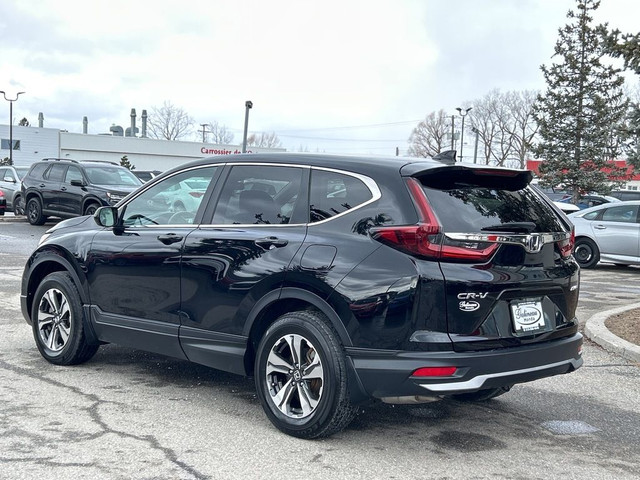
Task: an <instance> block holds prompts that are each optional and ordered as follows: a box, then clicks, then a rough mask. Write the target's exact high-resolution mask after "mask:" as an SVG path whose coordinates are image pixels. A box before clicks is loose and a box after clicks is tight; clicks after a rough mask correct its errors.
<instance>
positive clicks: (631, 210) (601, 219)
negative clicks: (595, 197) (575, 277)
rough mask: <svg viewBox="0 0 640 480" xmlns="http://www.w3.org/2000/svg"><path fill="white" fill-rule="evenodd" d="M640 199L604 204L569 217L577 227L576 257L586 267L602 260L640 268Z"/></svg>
mask: <svg viewBox="0 0 640 480" xmlns="http://www.w3.org/2000/svg"><path fill="white" fill-rule="evenodd" d="M639 211H640V200H632V201H627V202H615V203H604V204H602V205H598V206H596V207H591V208H587V209H584V210H581V211H579V212H575V213H571V214H569V215H568V216H569V219H570V220H571V221H572V222H573V224H574V225H575V235H576V242H575V247H574V251H573V252H574V253H573V255H574V257H575V259H576V261H577V262H578V263H579V264H580V266H581V267H582V268H591V267H593V266H595V265H596V264H597V263H598V262H599V261H603V262H611V263H615V264H616V265H640V218H639V217H638V212H639Z"/></svg>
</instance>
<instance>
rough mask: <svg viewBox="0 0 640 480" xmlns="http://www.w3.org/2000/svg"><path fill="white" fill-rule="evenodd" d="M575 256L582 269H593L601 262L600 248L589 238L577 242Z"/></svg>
mask: <svg viewBox="0 0 640 480" xmlns="http://www.w3.org/2000/svg"><path fill="white" fill-rule="evenodd" d="M573 256H574V258H575V259H576V262H578V265H580V267H582V268H593V267H595V266H596V264H597V263H598V262H599V261H600V251H599V250H598V246H597V245H596V244H595V243H594V242H593V240H591V239H589V238H579V239H577V240H576V245H575V247H574V248H573Z"/></svg>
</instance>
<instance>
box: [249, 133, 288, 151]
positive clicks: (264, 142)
mask: <svg viewBox="0 0 640 480" xmlns="http://www.w3.org/2000/svg"><path fill="white" fill-rule="evenodd" d="M247 146H248V147H262V148H280V147H281V146H282V142H281V141H280V139H279V138H278V135H276V133H275V132H270V133H266V132H262V133H257V134H256V133H252V134H251V135H249V136H248V137H247Z"/></svg>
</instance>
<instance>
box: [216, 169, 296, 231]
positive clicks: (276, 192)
mask: <svg viewBox="0 0 640 480" xmlns="http://www.w3.org/2000/svg"><path fill="white" fill-rule="evenodd" d="M302 176H303V170H302V168H299V167H280V166H269V165H237V166H234V167H233V168H232V169H231V172H230V173H229V176H228V177H227V180H226V182H225V184H224V187H223V188H222V192H221V194H220V199H219V200H218V204H217V205H216V210H215V213H214V215H213V220H212V223H213V224H214V225H282V224H288V223H297V221H296V220H295V218H296V216H299V215H296V207H299V206H300V204H301V203H303V200H302V199H301V198H300V196H301V195H300V191H301V186H302ZM292 218H294V221H292ZM301 223H302V222H301Z"/></svg>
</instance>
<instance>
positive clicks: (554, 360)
mask: <svg viewBox="0 0 640 480" xmlns="http://www.w3.org/2000/svg"><path fill="white" fill-rule="evenodd" d="M530 180H531V173H530V172H528V171H521V170H509V169H501V168H490V167H484V166H483V167H480V166H475V165H467V164H462V163H455V162H451V164H444V163H441V162H439V161H435V160H426V159H408V158H392V159H378V158H375V159H374V158H355V157H336V156H325V155H301V154H252V155H236V156H227V157H224V158H221V157H216V158H207V159H203V160H200V161H196V162H193V163H189V164H187V165H184V166H181V167H178V168H175V169H173V170H171V171H168V172H166V173H165V174H163V175H161V176H159V177H157V178H155V179H153V180H152V181H150V182H149V183H147V184H145V186H144V187H143V188H141V189H139V190H138V191H136V192H134V193H133V194H131V195H129V196H128V197H127V198H126V199H124V200H123V201H122V202H121V203H120V204H119V206H118V207H117V208H116V207H102V208H100V209H99V210H98V211H97V212H96V214H95V215H94V216H86V217H81V218H75V219H71V220H67V221H64V222H62V223H60V224H58V225H57V226H55V227H54V228H52V229H50V230H49V231H48V232H47V233H46V234H45V235H44V236H43V238H42V240H41V242H40V245H39V247H38V248H37V250H36V251H35V252H34V253H33V255H32V256H31V258H30V259H29V261H28V263H27V265H26V267H25V272H24V277H23V282H22V294H21V301H22V310H23V314H24V316H25V318H26V320H27V322H28V323H29V324H31V325H32V327H33V334H34V337H35V342H36V344H37V346H38V349H39V350H40V352H41V354H42V355H43V356H44V357H45V358H46V359H47V360H48V361H50V362H52V363H55V364H60V365H69V364H74V363H80V362H84V361H87V360H88V359H90V358H91V357H92V356H93V354H94V353H95V352H96V350H97V349H98V346H99V345H100V344H101V343H105V342H109V343H117V344H121V345H127V346H130V347H135V348H140V349H144V350H148V351H152V352H157V353H161V354H165V355H170V356H173V357H177V358H181V359H187V360H190V361H193V362H197V363H200V364H203V365H208V366H210V367H214V368H217V369H221V370H226V371H229V372H234V373H238V374H242V375H250V376H253V377H255V384H256V390H257V393H258V396H259V398H260V400H261V402H262V405H263V407H264V410H265V412H266V414H267V416H268V417H269V419H270V420H271V422H273V424H274V425H275V426H276V427H278V428H279V429H281V430H282V431H284V432H286V433H288V434H290V435H294V436H298V437H304V438H313V437H318V436H323V435H329V434H331V433H333V432H336V431H338V430H340V429H341V428H343V427H344V426H345V425H347V424H348V423H349V421H350V420H351V419H352V418H353V416H354V414H355V412H356V407H355V406H356V405H358V404H359V403H362V402H365V401H368V400H371V399H380V400H383V401H386V402H390V403H403V402H415V401H428V400H432V399H434V398H437V397H455V398H457V399H461V400H485V399H489V398H492V397H496V396H498V395H500V394H502V393H504V392H506V391H508V390H509V388H510V387H511V386H512V385H514V384H516V383H520V382H527V381H531V380H535V379H539V378H543V377H547V376H551V375H556V374H562V373H568V372H571V371H573V370H575V369H577V368H578V367H580V365H581V364H582V358H581V345H582V336H581V335H580V334H579V333H578V324H577V321H576V318H575V311H576V304H577V301H578V290H579V268H578V265H577V264H576V262H575V261H574V259H573V257H572V253H571V252H572V246H573V233H572V229H571V226H570V224H569V222H568V221H567V220H566V218H565V217H564V216H563V215H562V213H561V212H559V211H558V210H555V209H554V207H553V206H552V204H551V203H550V202H549V201H548V200H546V199H545V197H544V196H543V195H542V194H539V193H537V192H536V191H535V190H534V189H533V188H532V187H530V186H529V181H530ZM178 204H180V205H182V207H181V208H179V209H178V208H175V205H178Z"/></svg>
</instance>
